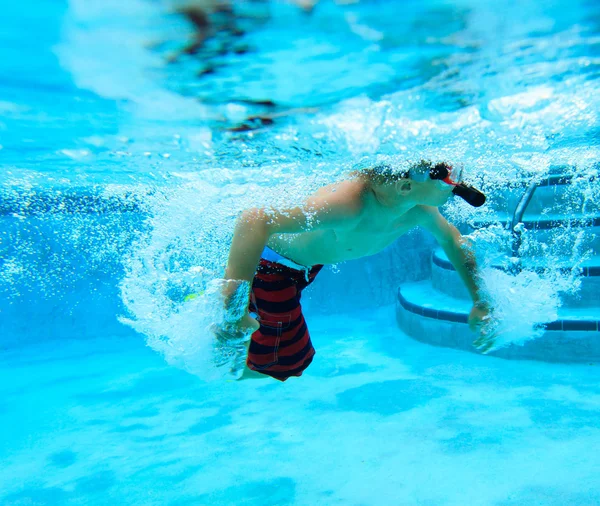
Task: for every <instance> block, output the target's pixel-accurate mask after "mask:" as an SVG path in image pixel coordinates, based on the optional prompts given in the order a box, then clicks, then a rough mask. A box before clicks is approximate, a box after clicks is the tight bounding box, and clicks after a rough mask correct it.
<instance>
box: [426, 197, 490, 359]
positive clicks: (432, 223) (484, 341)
mask: <svg viewBox="0 0 600 506" xmlns="http://www.w3.org/2000/svg"><path fill="white" fill-rule="evenodd" d="M419 207H420V216H419V218H420V219H419V224H420V225H422V226H423V227H424V228H425V229H427V230H428V231H429V232H431V234H432V235H433V236H434V237H435V239H436V241H437V242H438V244H439V245H440V246H441V248H442V249H443V250H444V253H446V256H447V257H448V259H449V260H450V262H451V263H452V265H453V266H454V268H455V269H456V272H457V273H458V275H459V276H460V278H461V280H462V281H463V283H464V284H465V286H466V287H467V290H468V291H469V295H470V296H471V299H472V300H473V308H472V309H471V312H470V314H469V327H470V328H471V330H472V331H473V332H478V333H479V337H478V338H477V339H476V340H475V341H474V343H473V344H474V345H475V347H477V348H478V349H479V350H480V351H483V352H486V351H489V349H490V348H491V347H492V346H493V335H491V334H488V330H487V329H486V328H484V327H485V326H484V323H485V322H486V321H487V320H489V318H490V307H489V305H488V303H487V302H486V301H485V300H484V299H483V297H482V295H483V294H482V292H481V290H480V287H479V280H478V273H477V263H476V262H475V255H474V254H473V251H472V250H471V248H470V247H469V245H468V243H467V242H466V240H465V238H464V237H463V236H462V235H461V233H460V232H459V231H458V229H457V228H456V227H455V226H454V225H452V224H450V223H448V221H447V220H446V218H444V217H443V216H442V215H441V214H440V212H439V211H438V209H437V208H436V207H431V206H419Z"/></svg>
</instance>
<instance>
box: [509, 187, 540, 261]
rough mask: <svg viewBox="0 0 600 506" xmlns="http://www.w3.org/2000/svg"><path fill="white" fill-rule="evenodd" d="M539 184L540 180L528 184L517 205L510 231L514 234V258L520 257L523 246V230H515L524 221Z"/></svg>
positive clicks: (512, 248) (512, 253)
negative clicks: (520, 249)
mask: <svg viewBox="0 0 600 506" xmlns="http://www.w3.org/2000/svg"><path fill="white" fill-rule="evenodd" d="M538 186H539V182H538V181H533V182H531V183H530V184H529V186H527V189H526V190H525V191H524V192H523V195H522V196H521V198H520V200H519V203H518V204H517V206H516V207H515V212H514V213H513V217H512V220H511V222H510V231H511V233H512V236H513V241H512V247H511V255H512V257H513V258H518V254H519V248H520V247H521V231H520V230H515V229H516V227H517V225H518V224H519V223H521V222H522V221H523V215H524V214H525V210H526V209H527V206H528V205H529V203H530V202H531V199H532V198H533V194H534V193H535V190H536V189H537V187H538Z"/></svg>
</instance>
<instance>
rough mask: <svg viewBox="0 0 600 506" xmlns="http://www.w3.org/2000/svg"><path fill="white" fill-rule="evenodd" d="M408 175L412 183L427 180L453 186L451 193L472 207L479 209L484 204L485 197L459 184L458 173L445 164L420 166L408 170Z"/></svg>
mask: <svg viewBox="0 0 600 506" xmlns="http://www.w3.org/2000/svg"><path fill="white" fill-rule="evenodd" d="M408 174H409V177H410V179H412V180H413V181H417V182H421V183H422V182H424V181H426V180H427V179H428V178H429V179H433V180H434V181H441V182H444V183H446V184H448V185H450V186H453V187H454V188H453V189H452V193H453V194H454V195H456V196H457V197H460V198H461V199H463V200H465V201H466V202H468V203H469V204H471V205H472V206H473V207H481V206H482V205H483V204H485V195H484V194H483V193H482V192H480V191H479V190H477V189H476V188H473V187H472V186H469V185H467V184H465V183H461V182H460V172H459V171H455V170H453V169H452V166H451V165H448V164H447V163H438V164H436V165H431V164H420V165H417V166H415V167H412V168H410V169H409V171H408Z"/></svg>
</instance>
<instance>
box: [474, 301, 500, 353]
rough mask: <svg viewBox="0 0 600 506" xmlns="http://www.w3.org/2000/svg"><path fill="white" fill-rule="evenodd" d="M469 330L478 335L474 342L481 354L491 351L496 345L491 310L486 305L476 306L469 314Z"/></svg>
mask: <svg viewBox="0 0 600 506" xmlns="http://www.w3.org/2000/svg"><path fill="white" fill-rule="evenodd" d="M469 328H470V329H471V331H472V332H475V333H477V334H478V337H477V338H476V339H475V340H474V341H473V346H475V348H477V349H478V350H479V351H480V352H481V353H484V354H485V353H487V352H489V351H491V349H492V348H493V346H494V344H495V339H496V333H495V332H494V328H493V325H492V317H491V315H490V308H489V307H488V306H485V305H481V304H475V305H474V306H473V308H472V309H471V313H470V314H469Z"/></svg>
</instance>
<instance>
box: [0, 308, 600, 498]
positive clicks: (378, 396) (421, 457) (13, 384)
mask: <svg viewBox="0 0 600 506" xmlns="http://www.w3.org/2000/svg"><path fill="white" fill-rule="evenodd" d="M307 318H308V319H309V325H310V328H311V334H312V337H313V341H314V344H315V346H316V348H317V356H316V357H315V361H314V362H313V364H312V365H311V367H310V368H309V369H308V371H307V372H306V373H305V376H304V377H302V378H300V379H295V378H293V379H291V380H289V381H288V382H286V383H284V384H281V383H278V382H276V381H274V380H270V379H265V380H264V381H263V380H249V381H245V382H219V383H209V384H207V383H203V382H201V381H200V380H199V379H197V378H196V377H194V376H192V375H190V374H188V373H186V372H183V371H181V370H178V369H176V368H173V367H170V366H168V365H166V364H165V363H164V361H163V359H162V358H161V357H160V356H158V355H157V354H155V353H154V352H153V351H151V350H150V349H148V348H147V347H145V346H144V344H143V338H142V337H140V339H139V342H136V341H132V340H129V341H119V340H117V339H111V338H105V339H97V340H93V341H81V342H77V341H61V342H52V343H47V344H45V345H40V346H38V347H36V348H35V349H34V348H29V349H27V350H23V351H21V352H17V351H4V352H3V353H2V355H1V357H0V364H1V365H0V434H1V436H0V461H1V462H2V468H3V469H2V472H1V473H0V503H1V504H3V505H25V504H28V505H31V504H35V505H55V504H56V505H61V506H62V505H70V504H85V505H90V504H93V505H95V504H98V505H105V504H115V505H121V504H123V505H137V504H140V505H161V506H164V505H173V506H175V505H178V506H181V505H190V506H191V505H194V506H200V505H211V506H214V505H217V506H220V505H235V506H240V505H243V506H254V505H256V506H258V505H260V506H269V505H272V506H284V505H294V506H304V505H307V506H308V505H310V506H315V505H326V506H331V505H344V506H379V505H382V506H384V505H385V506H387V505H390V506H397V505H435V506H440V505H462V506H464V505H467V504H468V505H498V506H500V505H502V506H507V505H523V504H527V505H532V504H543V505H545V506H546V505H557V506H558V505H560V506H564V505H567V504H568V505H570V506H575V505H586V506H587V505H591V504H600V454H599V452H598V445H599V443H600V417H599V416H598V415H599V409H600V381H599V380H600V370H599V366H594V365H564V364H562V365H561V364H545V363H536V362H526V361H508V360H501V359H497V358H492V357H484V356H478V355H474V354H471V353H465V352H460V351H457V350H452V349H445V348H434V347H431V346H428V345H424V344H421V343H419V342H415V341H413V340H411V339H410V338H408V337H406V336H405V335H403V334H401V333H400V331H399V330H398V329H397V327H396V323H395V320H394V316H393V307H386V308H383V309H381V310H380V311H378V312H376V313H374V314H372V313H370V314H369V317H368V318H367V317H361V316H359V315H343V316H338V315H336V316H335V317H334V318H331V317H320V316H314V315H308V317H307Z"/></svg>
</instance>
